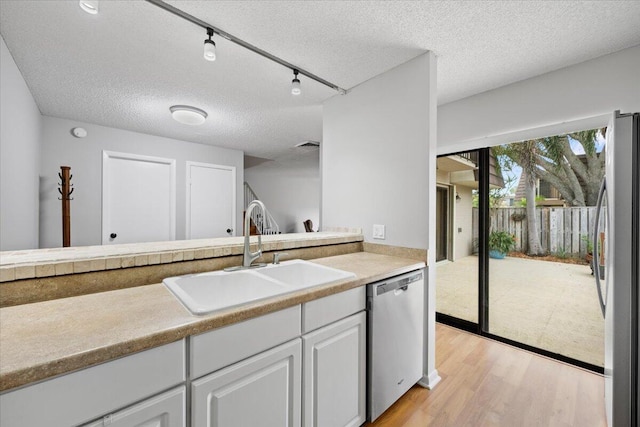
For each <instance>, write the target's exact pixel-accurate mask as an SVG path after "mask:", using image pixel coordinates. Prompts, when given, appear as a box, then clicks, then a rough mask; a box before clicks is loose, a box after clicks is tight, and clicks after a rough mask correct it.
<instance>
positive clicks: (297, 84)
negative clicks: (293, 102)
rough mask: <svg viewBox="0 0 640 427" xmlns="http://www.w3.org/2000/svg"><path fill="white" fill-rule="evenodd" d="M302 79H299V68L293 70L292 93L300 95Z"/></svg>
mask: <svg viewBox="0 0 640 427" xmlns="http://www.w3.org/2000/svg"><path fill="white" fill-rule="evenodd" d="M301 92H302V90H300V80H298V70H295V69H294V70H293V80H291V94H292V95H300V93H301Z"/></svg>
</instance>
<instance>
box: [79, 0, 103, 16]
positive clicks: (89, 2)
mask: <svg viewBox="0 0 640 427" xmlns="http://www.w3.org/2000/svg"><path fill="white" fill-rule="evenodd" d="M78 3H79V4H80V8H81V9H82V10H84V11H85V12H87V13H90V14H92V15H97V14H98V10H99V7H98V0H80V1H79V2H78Z"/></svg>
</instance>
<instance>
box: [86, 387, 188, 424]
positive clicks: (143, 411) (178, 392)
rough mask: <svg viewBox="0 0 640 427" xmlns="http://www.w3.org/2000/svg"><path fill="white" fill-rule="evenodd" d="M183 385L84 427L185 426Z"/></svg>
mask: <svg viewBox="0 0 640 427" xmlns="http://www.w3.org/2000/svg"><path fill="white" fill-rule="evenodd" d="M185 395H186V393H185V388H184V386H182V387H179V388H177V389H174V390H171V391H168V392H166V393H163V394H160V395H158V396H156V397H152V398H151V399H147V400H145V401H143V402H141V403H138V404H137V405H133V406H131V407H129V408H126V409H124V410H122V411H119V412H116V413H115V414H110V415H107V416H106V417H103V418H102V419H100V420H98V421H95V422H93V423H90V424H87V425H86V426H85V427H103V426H110V427H185V426H186V422H185V414H186V411H185Z"/></svg>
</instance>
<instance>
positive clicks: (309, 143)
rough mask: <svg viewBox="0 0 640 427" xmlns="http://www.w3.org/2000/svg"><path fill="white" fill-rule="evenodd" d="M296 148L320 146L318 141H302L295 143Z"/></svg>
mask: <svg viewBox="0 0 640 427" xmlns="http://www.w3.org/2000/svg"><path fill="white" fill-rule="evenodd" d="M295 147H296V148H311V147H313V148H316V147H320V143H319V142H318V141H302V142H300V143H298V144H296V145H295Z"/></svg>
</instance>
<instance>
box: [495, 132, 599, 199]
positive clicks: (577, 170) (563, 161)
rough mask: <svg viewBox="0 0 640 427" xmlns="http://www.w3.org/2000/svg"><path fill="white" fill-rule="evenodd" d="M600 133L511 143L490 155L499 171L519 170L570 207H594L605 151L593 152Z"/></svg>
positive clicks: (558, 136)
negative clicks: (546, 185)
mask: <svg viewBox="0 0 640 427" xmlns="http://www.w3.org/2000/svg"><path fill="white" fill-rule="evenodd" d="M604 133H605V129H591V130H586V131H581V132H573V133H569V134H564V135H555V136H550V137H545V138H539V139H533V140H528V141H522V142H515V143H511V144H505V145H502V146H499V147H494V148H493V153H494V154H495V155H496V156H497V157H496V158H497V160H498V163H499V165H500V169H501V170H512V171H513V169H514V167H516V166H520V167H522V169H523V170H525V171H527V172H528V173H529V174H531V175H532V176H533V177H534V178H535V179H538V178H539V179H544V180H545V181H547V182H548V183H549V184H551V185H552V186H553V187H555V188H556V189H557V190H558V191H559V192H560V194H561V195H562V198H563V199H564V200H566V201H567V203H569V204H570V205H571V206H594V205H595V203H596V200H597V198H598V190H599V188H600V182H601V180H602V177H603V176H604V167H605V157H606V148H604V149H603V150H602V151H601V152H598V151H597V144H598V138H599V137H601V136H603V135H604ZM581 152H584V154H578V153H581Z"/></svg>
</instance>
